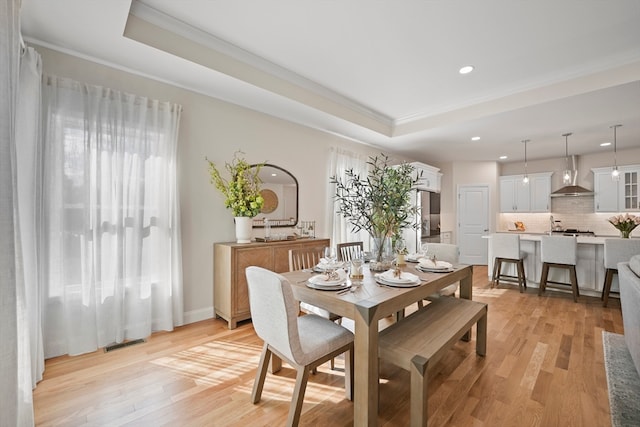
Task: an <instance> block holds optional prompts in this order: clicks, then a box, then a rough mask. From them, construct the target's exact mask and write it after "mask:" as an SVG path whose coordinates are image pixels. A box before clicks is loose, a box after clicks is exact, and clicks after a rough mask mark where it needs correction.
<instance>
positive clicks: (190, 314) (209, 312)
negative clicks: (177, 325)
mask: <svg viewBox="0 0 640 427" xmlns="http://www.w3.org/2000/svg"><path fill="white" fill-rule="evenodd" d="M211 318H213V306H211V307H206V308H201V309H199V310H193V311H187V312H185V313H184V324H185V325H187V324H189V323H195V322H199V321H201V320H207V319H211Z"/></svg>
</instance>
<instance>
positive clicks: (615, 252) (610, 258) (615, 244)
mask: <svg viewBox="0 0 640 427" xmlns="http://www.w3.org/2000/svg"><path fill="white" fill-rule="evenodd" d="M637 254H640V239H604V268H605V274H604V284H603V286H602V295H601V296H600V299H602V306H603V307H606V306H607V304H608V303H609V293H610V292H611V283H612V282H613V275H614V274H618V263H619V262H628V261H629V260H630V259H631V257H632V256H634V255H637Z"/></svg>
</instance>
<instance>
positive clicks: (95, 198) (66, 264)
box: [42, 76, 183, 358]
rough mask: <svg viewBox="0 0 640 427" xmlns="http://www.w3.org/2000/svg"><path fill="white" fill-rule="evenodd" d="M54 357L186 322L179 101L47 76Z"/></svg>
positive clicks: (47, 229) (48, 289) (49, 345)
mask: <svg viewBox="0 0 640 427" xmlns="http://www.w3.org/2000/svg"><path fill="white" fill-rule="evenodd" d="M43 101H44V111H43V117H44V130H43V132H44V142H45V143H44V147H43V149H44V176H45V180H44V189H43V194H44V206H45V209H46V211H47V213H48V215H47V216H46V218H45V219H44V224H43V227H44V236H45V237H44V239H45V241H44V244H43V245H42V248H43V254H42V257H43V259H44V260H46V262H45V264H43V268H42V276H43V283H44V297H43V299H44V303H43V306H44V309H43V320H44V323H43V337H44V352H45V357H47V358H48V357H53V356H57V355H61V354H70V355H75V354H81V353H86V352H90V351H94V350H96V349H97V348H101V347H104V346H107V345H109V344H112V343H120V342H123V341H125V340H131V339H139V338H145V337H147V336H149V335H150V334H151V332H153V331H158V330H172V329H173V327H174V326H178V325H181V324H183V309H182V306H183V294H182V263H181V246H180V217H179V208H178V203H179V197H178V187H177V182H176V180H177V177H176V151H177V143H178V128H179V126H178V124H179V119H180V114H181V110H182V108H181V107H180V106H179V105H177V104H171V103H168V102H160V101H156V100H151V99H148V98H145V97H141V96H137V95H132V94H128V93H123V92H119V91H116V90H112V89H108V88H105V87H100V86H94V85H89V84H84V83H80V82H77V81H73V80H70V79H65V78H60V77H55V76H45V78H44V86H43Z"/></svg>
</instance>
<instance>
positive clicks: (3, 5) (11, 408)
mask: <svg viewBox="0 0 640 427" xmlns="http://www.w3.org/2000/svg"><path fill="white" fill-rule="evenodd" d="M19 23H20V2H19V1H18V0H5V1H2V2H0V74H1V75H2V79H0V236H2V237H0V343H2V345H0V425H2V426H5V425H6V426H18V427H23V426H25V427H26V426H33V424H34V417H33V400H32V393H31V390H32V380H31V364H30V349H29V321H28V319H27V313H26V301H25V288H24V284H25V282H24V275H23V271H24V270H23V267H22V256H21V253H20V247H21V242H20V220H19V218H18V215H19V211H18V202H17V197H18V196H17V192H18V190H17V175H16V169H17V165H16V162H17V160H16V145H17V144H18V141H17V140H16V127H17V116H18V113H17V108H18V104H17V100H18V97H19V94H20V73H19V70H20V54H21V53H22V51H23V48H24V46H23V45H22V41H21V39H20V29H19V27H20V25H19Z"/></svg>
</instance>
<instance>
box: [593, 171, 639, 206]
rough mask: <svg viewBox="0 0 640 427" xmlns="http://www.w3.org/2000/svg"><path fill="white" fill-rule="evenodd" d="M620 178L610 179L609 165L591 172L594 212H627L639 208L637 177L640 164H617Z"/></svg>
mask: <svg viewBox="0 0 640 427" xmlns="http://www.w3.org/2000/svg"><path fill="white" fill-rule="evenodd" d="M618 170H619V171H620V179H619V180H618V181H614V180H613V179H611V167H606V168H595V169H592V172H593V191H594V193H595V194H594V207H595V211H596V212H629V211H638V210H640V199H639V198H638V196H639V195H638V189H639V187H638V184H639V183H638V178H640V165H632V166H619V167H618Z"/></svg>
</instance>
